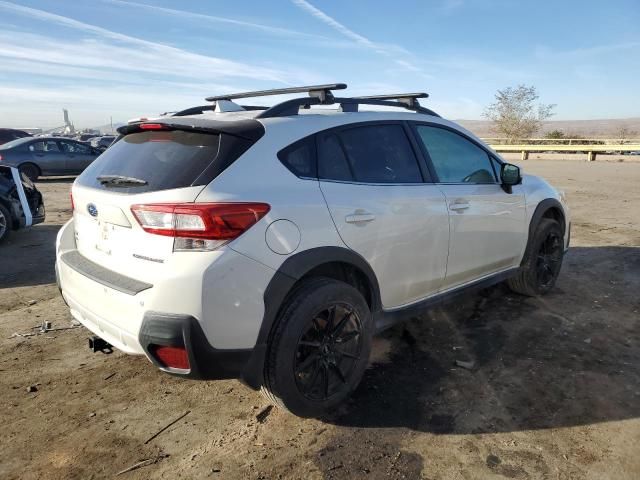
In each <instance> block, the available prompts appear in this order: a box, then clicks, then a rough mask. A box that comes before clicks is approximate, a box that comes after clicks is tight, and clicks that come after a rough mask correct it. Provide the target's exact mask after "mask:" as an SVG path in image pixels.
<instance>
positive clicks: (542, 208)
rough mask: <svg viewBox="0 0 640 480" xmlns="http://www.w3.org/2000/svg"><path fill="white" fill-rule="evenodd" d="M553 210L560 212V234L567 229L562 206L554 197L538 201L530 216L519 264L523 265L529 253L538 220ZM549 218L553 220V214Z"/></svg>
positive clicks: (538, 223)
mask: <svg viewBox="0 0 640 480" xmlns="http://www.w3.org/2000/svg"><path fill="white" fill-rule="evenodd" d="M553 210H556V211H558V212H559V214H560V229H561V230H562V235H563V236H564V234H565V232H566V229H567V225H566V217H565V213H564V208H562V204H561V203H560V202H559V201H558V200H556V199H555V198H545V199H544V200H542V201H541V202H540V203H538V205H537V206H536V209H535V211H534V212H533V216H532V217H531V222H530V223H529V235H528V237H527V247H526V249H525V251H524V255H523V257H522V262H521V263H520V265H521V266H524V265H525V264H526V262H527V259H528V258H529V255H530V254H531V248H532V245H533V239H534V237H535V234H536V230H537V229H538V226H539V225H540V220H542V219H543V218H545V215H546V214H547V212H549V211H553ZM551 218H552V219H554V220H555V216H554V217H551Z"/></svg>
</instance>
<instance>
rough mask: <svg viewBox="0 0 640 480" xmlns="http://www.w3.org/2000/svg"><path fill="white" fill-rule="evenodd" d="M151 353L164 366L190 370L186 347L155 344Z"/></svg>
mask: <svg viewBox="0 0 640 480" xmlns="http://www.w3.org/2000/svg"><path fill="white" fill-rule="evenodd" d="M151 353H152V354H153V356H154V357H156V359H157V360H158V361H159V362H160V363H161V364H162V365H163V366H164V367H168V368H179V369H180V370H189V354H188V353H187V349H186V348H184V347H165V346H162V345H154V346H153V347H152V348H151Z"/></svg>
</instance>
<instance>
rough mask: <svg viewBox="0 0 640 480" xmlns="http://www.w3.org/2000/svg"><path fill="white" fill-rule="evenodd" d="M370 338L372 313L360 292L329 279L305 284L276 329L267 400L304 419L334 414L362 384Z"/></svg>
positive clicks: (269, 360) (267, 367) (267, 371)
mask: <svg viewBox="0 0 640 480" xmlns="http://www.w3.org/2000/svg"><path fill="white" fill-rule="evenodd" d="M372 334H373V320H372V318H371V312H370V311H369V307H368V305H367V302H366V301H365V299H364V297H363V296H362V294H361V293H360V292H359V291H358V290H357V289H355V288H354V287H352V286H351V285H348V284H346V283H343V282H340V281H336V280H333V279H329V278H312V279H309V280H305V281H304V282H303V283H302V284H301V285H300V286H299V288H297V289H296V290H295V292H294V293H293V295H292V296H291V297H290V299H289V300H288V301H287V303H286V305H285V306H284V308H283V310H282V313H281V314H280V316H279V318H278V320H277V324H276V325H275V330H274V332H273V334H272V336H271V340H270V344H269V351H268V354H267V361H266V365H265V383H264V385H263V388H262V392H263V394H265V396H266V397H267V398H268V399H269V400H270V401H272V402H274V403H275V404H276V405H278V406H280V407H283V408H285V409H287V410H289V411H290V412H292V413H294V414H296V415H300V416H303V417H311V416H319V415H322V414H323V413H325V412H327V411H328V410H331V409H333V408H335V407H336V406H338V405H339V404H340V403H342V402H343V401H344V400H345V399H346V398H347V397H348V396H349V395H350V394H351V392H352V391H353V390H354V389H355V388H356V387H357V386H358V384H359V383H360V380H361V379H362V375H363V373H364V370H365V368H366V367H367V363H368V360H369V353H370V351H371V339H372Z"/></svg>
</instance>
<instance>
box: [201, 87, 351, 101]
mask: <svg viewBox="0 0 640 480" xmlns="http://www.w3.org/2000/svg"><path fill="white" fill-rule="evenodd" d="M345 88H347V85H346V84H345V83H327V84H323V85H308V86H306V87H288V88H274V89H272V90H256V91H255V92H240V93H230V94H228V95H214V96H212V97H207V98H205V100H206V101H207V102H215V101H218V100H234V99H238V98H251V97H266V96H268V95H287V94H291V93H308V94H309V96H310V97H316V98H320V99H321V100H322V101H327V100H329V99H330V98H331V97H332V95H331V90H344V89H345Z"/></svg>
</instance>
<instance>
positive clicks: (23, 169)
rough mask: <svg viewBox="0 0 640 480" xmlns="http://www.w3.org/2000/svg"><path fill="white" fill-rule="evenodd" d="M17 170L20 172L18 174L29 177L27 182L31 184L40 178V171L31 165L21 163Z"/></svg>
mask: <svg viewBox="0 0 640 480" xmlns="http://www.w3.org/2000/svg"><path fill="white" fill-rule="evenodd" d="M18 170H20V173H24V174H25V175H26V176H27V177H29V180H31V181H32V182H35V181H36V180H38V177H39V176H40V169H39V168H38V166H37V165H35V164H33V163H23V164H22V165H20V166H19V167H18Z"/></svg>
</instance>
